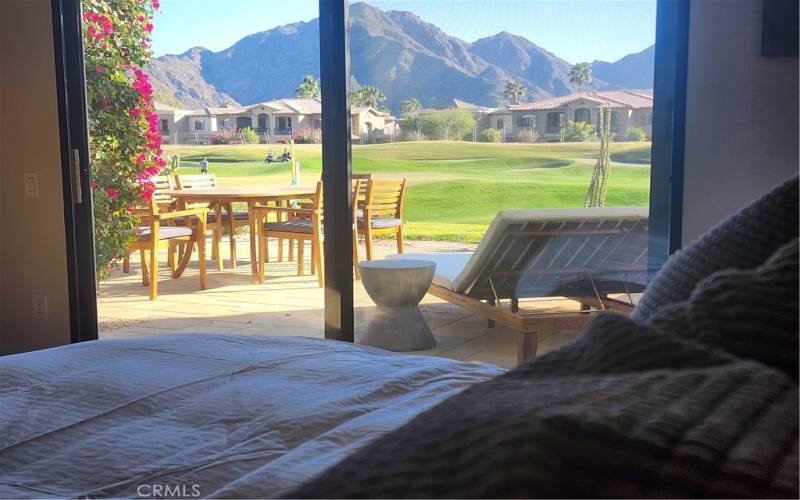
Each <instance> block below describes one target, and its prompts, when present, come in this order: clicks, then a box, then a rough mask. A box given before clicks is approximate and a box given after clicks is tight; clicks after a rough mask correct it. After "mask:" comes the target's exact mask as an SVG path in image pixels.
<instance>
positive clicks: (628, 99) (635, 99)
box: [511, 90, 653, 111]
mask: <svg viewBox="0 0 800 500" xmlns="http://www.w3.org/2000/svg"><path fill="white" fill-rule="evenodd" d="M579 99H583V100H587V101H593V102H596V103H597V104H599V105H600V106H609V107H612V108H634V109H638V108H652V107H653V91H652V90H601V91H590V92H579V93H577V94H571V95H565V96H560V97H553V98H551V99H545V100H542V101H536V102H531V103H526V104H517V105H514V106H511V110H512V111H537V110H544V109H556V108H560V107H562V106H565V105H567V104H569V103H571V102H574V101H577V100H579Z"/></svg>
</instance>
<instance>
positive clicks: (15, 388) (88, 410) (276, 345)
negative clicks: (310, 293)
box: [0, 335, 503, 498]
mask: <svg viewBox="0 0 800 500" xmlns="http://www.w3.org/2000/svg"><path fill="white" fill-rule="evenodd" d="M502 371H503V370H502V369H500V368H497V367H493V366H488V365H479V364H472V363H462V362H458V361H453V360H449V359H444V358H435V357H428V356H412V355H396V354H392V353H388V352H386V351H380V350H377V349H371V348H366V347H360V346H354V345H351V344H347V343H341V342H333V341H321V340H314V339H307V338H296V337H246V336H235V335H169V336H163V337H149V338H140V339H127V340H101V341H96V342H88V343H83V344H77V345H72V346H65V347H61V348H56V349H49V350H45V351H38V352H33V353H27V354H20V355H16V356H7V357H4V358H0V498H8V497H21V496H28V497H42V496H59V497H76V496H84V495H90V496H101V497H107V496H128V497H131V496H137V494H138V495H141V496H153V492H154V491H153V488H154V486H153V485H161V486H155V487H156V488H162V489H161V490H160V491H162V492H164V491H165V490H164V489H163V488H165V487H166V486H169V487H170V488H172V489H171V490H168V491H169V492H172V493H175V492H176V491H177V490H175V488H182V491H181V492H182V494H183V495H184V496H189V497H191V496H198V495H199V496H203V497H207V496H213V497H266V496H275V495H279V494H280V493H281V492H285V491H286V489H287V488H291V487H293V486H296V485H298V484H300V483H301V482H303V481H304V480H306V479H309V478H310V477H312V476H314V475H316V474H317V473H318V472H321V471H322V470H324V469H325V468H327V467H328V466H330V465H333V464H334V463H336V462H338V461H339V460H341V459H342V458H343V457H345V456H346V455H347V454H349V453H351V452H352V451H354V450H356V449H357V448H359V447H361V446H363V445H365V444H366V443H368V442H370V441H372V440H373V439H375V438H376V437H378V436H380V435H382V434H384V433H386V432H388V431H390V430H392V429H394V428H396V427H398V426H399V425H401V424H403V423H405V422H407V421H408V420H410V419H411V418H412V417H414V416H415V415H417V414H419V413H420V412H422V411H424V410H426V409H428V408H430V407H431V406H433V405H435V404H436V403H438V402H440V401H442V400H444V399H445V398H447V397H449V396H452V395H453V394H456V393H458V392H460V391H462V390H463V389H465V388H466V387H468V386H470V385H471V384H474V383H476V382H480V381H483V380H486V379H488V378H491V377H493V376H495V375H498V374H500V373H502ZM170 496H180V495H170Z"/></svg>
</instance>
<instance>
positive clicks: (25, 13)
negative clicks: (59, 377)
mask: <svg viewBox="0 0 800 500" xmlns="http://www.w3.org/2000/svg"><path fill="white" fill-rule="evenodd" d="M54 65H55V58H54V55H53V36H52V25H51V14H50V1H49V0H3V2H2V15H0V214H2V217H0V354H7V353H13V352H20V351H27V350H33V349H41V348H44V347H52V346H56V345H61V344H67V343H69V340H70V338H69V309H68V296H67V275H66V274H67V273H66V269H67V259H66V253H65V246H66V239H65V234H64V206H63V193H62V187H61V153H60V149H59V148H60V138H59V128H58V127H59V125H58V102H57V97H56V87H55V68H54ZM25 172H36V173H38V174H39V190H40V196H39V199H29V198H26V197H25V195H24V191H23V186H24V173H25ZM33 294H45V295H47V297H48V310H49V318H48V319H47V320H36V319H33V317H32V313H33V306H32V295H33Z"/></svg>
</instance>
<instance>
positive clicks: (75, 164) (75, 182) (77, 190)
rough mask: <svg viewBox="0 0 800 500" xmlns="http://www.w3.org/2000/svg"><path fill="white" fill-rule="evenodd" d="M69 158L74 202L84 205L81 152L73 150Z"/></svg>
mask: <svg viewBox="0 0 800 500" xmlns="http://www.w3.org/2000/svg"><path fill="white" fill-rule="evenodd" d="M71 153H72V154H70V157H69V160H70V161H69V163H70V183H71V184H72V186H71V187H72V202H73V203H75V204H76V205H77V204H80V203H83V189H82V188H81V151H80V150H79V149H77V148H73V149H72V151H71Z"/></svg>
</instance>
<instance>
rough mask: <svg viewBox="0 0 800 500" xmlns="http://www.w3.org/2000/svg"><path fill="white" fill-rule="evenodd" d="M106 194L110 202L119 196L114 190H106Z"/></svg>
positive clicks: (116, 190) (117, 191)
mask: <svg viewBox="0 0 800 500" xmlns="http://www.w3.org/2000/svg"><path fill="white" fill-rule="evenodd" d="M106 193H108V197H109V198H111V199H112V200H116V199H117V197H118V196H119V190H118V189H114V188H106Z"/></svg>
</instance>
